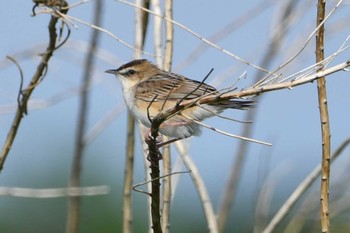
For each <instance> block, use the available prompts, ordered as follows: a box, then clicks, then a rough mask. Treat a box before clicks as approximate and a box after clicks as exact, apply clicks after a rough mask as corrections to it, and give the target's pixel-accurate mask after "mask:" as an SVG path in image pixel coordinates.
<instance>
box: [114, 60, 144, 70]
mask: <svg viewBox="0 0 350 233" xmlns="http://www.w3.org/2000/svg"><path fill="white" fill-rule="evenodd" d="M144 62H147V60H146V59H137V60H133V61H131V62H128V63H126V64H124V65H122V66H121V67H119V68H118V69H117V71H120V70H123V69H125V68H128V67H131V66H137V65H140V64H142V63H144Z"/></svg>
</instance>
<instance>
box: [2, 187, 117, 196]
mask: <svg viewBox="0 0 350 233" xmlns="http://www.w3.org/2000/svg"><path fill="white" fill-rule="evenodd" d="M109 192H110V189H109V187H108V186H105V185H102V186H90V187H74V188H47V189H34V188H19V187H0V196H11V197H25V198H58V197H77V196H96V195H106V194H108V193H109Z"/></svg>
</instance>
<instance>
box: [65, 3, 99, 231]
mask: <svg viewBox="0 0 350 233" xmlns="http://www.w3.org/2000/svg"><path fill="white" fill-rule="evenodd" d="M101 12H102V0H98V1H96V7H95V12H94V24H95V25H100V24H101ZM98 39H99V31H98V30H93V31H92V35H91V44H90V48H89V51H88V54H87V57H86V61H85V66H84V75H83V85H82V87H83V88H82V92H81V97H80V109H79V116H78V128H77V135H76V145H75V153H74V157H73V164H72V170H71V177H70V183H69V186H70V187H79V185H80V176H81V165H82V160H83V154H84V150H85V142H84V134H85V131H86V119H87V113H88V103H89V92H88V89H89V86H90V83H91V78H92V73H93V62H94V54H95V51H96V47H97V44H98ZM79 209H80V197H78V196H76V197H70V198H69V205H68V219H67V226H66V232H67V233H76V232H78V225H79V221H78V220H79Z"/></svg>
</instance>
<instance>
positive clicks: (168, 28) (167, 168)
mask: <svg viewBox="0 0 350 233" xmlns="http://www.w3.org/2000/svg"><path fill="white" fill-rule="evenodd" d="M158 4H159V3H158ZM164 16H165V17H167V18H170V19H173V0H165V2H164ZM154 22H155V23H156V22H158V24H160V25H161V24H162V20H161V18H159V17H155V18H154ZM162 34H163V33H162V30H159V31H158V34H155V39H156V38H158V39H159V40H161V38H162ZM173 48H174V25H173V24H172V23H170V22H168V21H166V22H165V48H164V61H163V64H162V67H163V69H164V70H166V71H170V70H171V65H172V58H173ZM165 103H166V101H164V104H165ZM163 140H164V141H167V140H168V138H167V137H164V138H163ZM163 173H165V174H169V173H171V153H170V144H168V145H165V146H164V148H163ZM171 194H172V189H171V177H166V178H164V179H163V204H162V219H161V225H162V229H163V232H164V233H168V232H170V207H171Z"/></svg>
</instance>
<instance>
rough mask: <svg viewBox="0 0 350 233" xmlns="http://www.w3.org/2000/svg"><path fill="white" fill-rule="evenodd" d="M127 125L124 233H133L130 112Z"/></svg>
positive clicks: (131, 130) (132, 151)
mask: <svg viewBox="0 0 350 233" xmlns="http://www.w3.org/2000/svg"><path fill="white" fill-rule="evenodd" d="M127 125H128V128H127V143H126V155H125V170H124V185H123V232H124V233H132V200H131V188H132V180H133V174H134V152H135V148H134V147H135V120H134V117H133V116H132V115H131V114H130V112H129V113H128V124H127Z"/></svg>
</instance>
